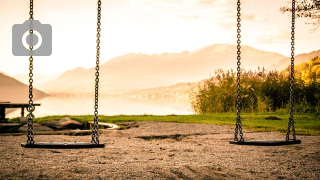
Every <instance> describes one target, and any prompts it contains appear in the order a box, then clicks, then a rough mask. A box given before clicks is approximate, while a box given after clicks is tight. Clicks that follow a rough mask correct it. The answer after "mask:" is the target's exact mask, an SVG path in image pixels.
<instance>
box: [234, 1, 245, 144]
mask: <svg viewBox="0 0 320 180" xmlns="http://www.w3.org/2000/svg"><path fill="white" fill-rule="evenodd" d="M240 5H241V3H240V0H238V2H237V17H238V18H237V118H236V119H237V121H236V128H235V132H234V140H235V141H238V131H239V135H240V141H244V139H243V133H242V125H241V116H240V111H241V94H240V93H241V90H240V71H241V56H240V54H241V40H240V38H241V34H240V33H241V29H240V27H241V23H240V21H241V18H240V17H241V13H240V10H241V7H240Z"/></svg>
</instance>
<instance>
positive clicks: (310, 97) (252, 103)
mask: <svg viewBox="0 0 320 180" xmlns="http://www.w3.org/2000/svg"><path fill="white" fill-rule="evenodd" d="M319 65H320V59H319V58H318V57H315V58H313V59H312V60H310V61H309V62H307V63H302V64H300V65H298V66H295V67H296V68H295V69H296V73H295V81H294V82H295V88H294V93H295V96H294V99H295V107H294V110H295V111H296V112H316V113H319V112H320V74H319V71H320V66H319ZM240 90H241V111H242V112H248V113H258V112H259V113H263V112H270V111H284V112H287V111H288V109H289V97H290V67H288V68H286V69H285V70H283V71H281V72H278V71H266V70H265V69H264V68H263V69H258V70H257V71H251V70H249V71H245V70H241V86H240ZM190 98H191V103H192V108H193V110H194V111H195V112H196V113H198V114H210V113H216V112H235V111H236V98H237V87H236V73H235V72H233V71H232V70H231V71H222V70H218V71H216V72H215V77H211V78H210V79H208V80H205V81H204V82H202V83H201V84H199V85H198V89H197V90H195V91H193V92H191V93H190Z"/></svg>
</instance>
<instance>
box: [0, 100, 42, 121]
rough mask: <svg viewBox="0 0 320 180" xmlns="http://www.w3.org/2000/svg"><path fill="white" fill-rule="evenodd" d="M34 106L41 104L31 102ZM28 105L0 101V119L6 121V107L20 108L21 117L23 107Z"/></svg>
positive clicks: (22, 115)
mask: <svg viewBox="0 0 320 180" xmlns="http://www.w3.org/2000/svg"><path fill="white" fill-rule="evenodd" d="M33 105H34V106H40V105H41V104H33ZM27 107H29V104H27V103H10V102H0V121H3V120H4V121H6V120H7V119H6V108H21V117H24V108H27Z"/></svg>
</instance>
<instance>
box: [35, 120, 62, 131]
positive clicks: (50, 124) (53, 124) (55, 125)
mask: <svg viewBox="0 0 320 180" xmlns="http://www.w3.org/2000/svg"><path fill="white" fill-rule="evenodd" d="M40 124H41V125H43V126H47V127H50V128H51V129H54V130H58V128H59V126H60V123H59V121H57V120H49V121H44V122H42V123H40Z"/></svg>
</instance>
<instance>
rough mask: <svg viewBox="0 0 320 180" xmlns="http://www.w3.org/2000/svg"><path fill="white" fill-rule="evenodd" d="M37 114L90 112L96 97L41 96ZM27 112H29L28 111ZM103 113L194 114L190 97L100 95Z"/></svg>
mask: <svg viewBox="0 0 320 180" xmlns="http://www.w3.org/2000/svg"><path fill="white" fill-rule="evenodd" d="M34 103H41V106H36V110H35V112H34V115H35V116H36V117H43V116H49V115H88V114H92V115H93V113H94V97H80V96H79V97H60V96H48V97H45V98H43V99H40V100H37V101H35V102H34ZM20 112H21V110H20V109H17V110H15V111H12V112H10V113H8V114H7V115H6V117H7V118H14V117H19V116H20ZM26 114H27V112H25V115H26ZM99 114H100V115H120V114H122V115H143V114H151V115H169V114H177V115H181V114H194V113H193V111H192V109H191V105H190V103H189V101H188V100H187V99H178V98H167V99H143V98H121V97H99Z"/></svg>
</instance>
